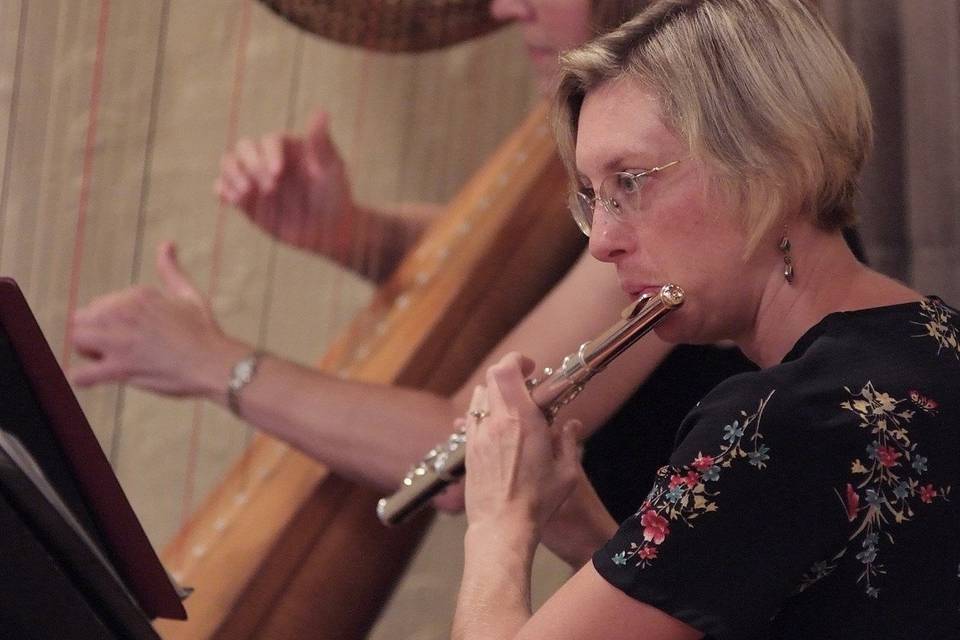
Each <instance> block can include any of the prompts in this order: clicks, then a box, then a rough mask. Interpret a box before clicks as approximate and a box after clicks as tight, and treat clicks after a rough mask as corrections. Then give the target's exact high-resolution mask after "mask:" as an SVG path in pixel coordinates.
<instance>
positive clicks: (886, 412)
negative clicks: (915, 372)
mask: <svg viewBox="0 0 960 640" xmlns="http://www.w3.org/2000/svg"><path fill="white" fill-rule="evenodd" d="M844 389H845V390H846V392H847V394H848V395H849V396H850V398H849V399H848V400H845V401H843V402H841V403H840V407H841V408H842V409H845V410H847V411H850V412H852V413H854V414H855V415H856V417H857V423H858V426H859V428H860V429H863V430H865V431H867V432H868V433H869V443H868V444H867V445H866V447H865V453H866V456H865V460H864V461H862V460H861V459H860V458H855V459H854V460H853V461H852V463H851V465H850V473H851V474H852V476H853V478H852V479H851V482H848V483H847V484H846V487H844V489H843V490H842V491H837V497H838V498H839V499H840V502H841V504H842V505H843V509H844V511H845V513H846V515H847V519H848V520H849V521H850V523H851V525H852V532H851V534H850V537H849V542H850V543H851V546H852V547H853V548H854V549H856V550H857V551H856V559H857V560H858V561H859V562H860V563H861V564H862V565H863V568H862V571H861V573H860V575H859V577H858V578H857V581H858V583H861V584H862V585H863V589H864V593H865V594H866V595H867V596H869V597H871V598H876V597H878V595H879V593H880V588H879V586H878V584H879V583H880V576H882V575H883V574H884V573H885V569H884V565H883V563H882V562H881V553H880V551H881V548H882V547H885V546H887V545H893V544H894V535H893V531H892V528H893V526H894V525H898V524H902V523H904V522H907V521H909V520H911V519H912V518H914V517H915V516H916V512H915V510H914V509H915V508H917V507H918V503H922V504H930V503H932V502H933V501H934V500H938V499H939V500H947V499H949V495H950V486H949V485H948V486H943V487H938V486H935V485H933V484H932V483H929V482H927V483H924V481H923V474H924V473H926V472H927V470H928V469H927V458H926V457H925V456H922V455H920V453H919V451H918V445H917V443H916V442H912V441H911V439H910V433H909V430H908V427H909V426H910V422H911V420H913V418H914V416H915V415H916V412H917V411H922V412H925V413H928V414H931V415H932V414H935V413H936V411H937V407H938V406H939V404H938V403H937V402H936V400H933V399H931V398H928V397H926V396H925V395H924V394H923V393H921V392H919V391H916V390H911V391H910V392H909V394H908V396H909V397H908V398H903V399H897V398H894V397H893V396H891V395H890V394H888V393H884V392H882V391H878V390H877V389H876V388H875V387H874V385H873V383H872V382H870V381H868V382H867V383H866V384H865V385H864V386H863V388H861V389H860V390H859V391H857V392H853V391H851V390H850V389H849V388H847V387H844ZM857 542H859V547H857V545H856V543H857ZM849 548H850V546H848V547H847V548H846V549H843V550H841V551H840V553H838V554H837V555H836V556H834V557H833V558H831V559H830V560H828V561H821V562H818V563H815V564H814V565H813V567H811V568H810V570H809V571H808V572H807V573H806V575H804V576H803V578H802V580H801V583H800V587H799V589H798V590H799V591H803V590H805V589H806V588H808V587H810V586H811V585H812V584H814V583H815V582H817V581H818V580H820V579H822V578H824V577H826V576H827V575H829V574H830V573H831V572H832V571H833V569H835V568H836V566H837V561H838V560H839V559H840V558H841V557H843V555H844V554H845V553H846V551H847V550H848V549H849Z"/></svg>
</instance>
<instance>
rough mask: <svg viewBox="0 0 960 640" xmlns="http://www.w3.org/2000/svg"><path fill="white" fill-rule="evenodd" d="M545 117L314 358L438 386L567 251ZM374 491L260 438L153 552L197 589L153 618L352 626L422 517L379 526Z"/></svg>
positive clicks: (560, 177) (370, 609)
mask: <svg viewBox="0 0 960 640" xmlns="http://www.w3.org/2000/svg"><path fill="white" fill-rule="evenodd" d="M545 122H546V113H545V109H544V108H539V109H536V110H535V111H534V112H533V113H532V114H531V115H530V116H529V118H528V119H527V120H526V121H525V122H524V123H523V125H522V126H521V127H520V128H519V129H518V130H517V131H516V132H515V133H514V134H513V135H512V136H511V137H510V138H509V139H508V140H507V141H506V142H505V143H504V144H503V145H502V146H501V148H500V149H499V150H498V151H497V153H496V154H495V155H494V156H493V158H491V160H490V161H489V163H488V164H487V166H485V167H484V168H483V170H482V171H481V172H480V173H479V174H478V175H477V176H475V177H474V179H472V180H471V182H470V183H469V184H468V185H467V186H466V187H465V188H464V190H463V191H462V193H461V195H460V196H459V197H458V198H456V199H455V200H454V201H453V202H452V203H451V205H450V208H449V213H448V214H447V215H446V216H444V217H443V218H442V219H440V220H438V221H437V222H436V223H435V224H434V225H433V226H432V227H431V229H430V230H429V232H428V233H427V234H426V235H425V236H424V238H423V239H422V241H421V242H420V243H419V245H418V246H417V248H416V249H415V250H414V251H413V252H412V253H411V255H410V256H409V257H408V259H406V260H405V261H404V262H403V263H402V265H401V267H400V268H399V270H398V271H397V272H396V274H395V275H394V276H393V277H392V278H391V279H390V280H389V282H388V283H387V284H386V286H384V287H383V288H382V289H381V290H380V291H378V293H377V294H376V296H375V298H374V300H373V302H372V303H371V305H370V306H369V307H367V309H365V310H364V311H363V312H362V313H361V314H360V315H358V317H357V318H356V319H355V320H354V321H353V323H352V324H351V325H350V327H349V328H348V329H347V331H346V332H345V333H344V334H343V335H342V337H341V339H340V340H339V341H337V342H336V343H335V344H334V346H333V348H332V349H331V350H330V352H329V353H328V355H327V356H326V357H325V359H324V361H323V363H322V368H323V369H324V370H326V371H331V372H337V371H342V372H344V374H345V375H349V377H351V378H353V379H358V380H364V381H367V382H383V383H394V384H404V385H410V386H416V387H419V388H424V389H430V390H432V391H436V392H439V393H451V392H453V391H454V390H455V389H456V388H457V387H458V386H459V384H460V383H461V382H463V381H464V380H465V378H466V376H467V375H468V374H469V373H470V372H471V371H472V369H473V367H474V366H475V365H476V363H477V362H478V361H480V360H481V359H482V358H483V355H484V354H485V352H486V351H487V350H488V349H489V348H491V347H492V346H493V345H494V343H495V342H496V339H497V338H498V337H499V336H500V335H501V334H502V333H504V332H505V331H506V330H507V329H508V328H509V327H510V326H511V325H512V323H513V322H514V321H516V320H518V319H519V318H520V317H521V315H522V314H523V312H524V311H526V310H527V309H528V308H529V307H530V306H532V305H533V304H534V303H535V302H536V301H537V300H538V299H539V296H540V295H541V294H542V293H543V292H544V290H545V289H546V288H547V287H548V286H549V285H550V284H552V282H553V279H554V278H555V277H556V276H557V275H558V274H559V273H562V272H563V270H564V268H565V267H566V266H568V265H569V264H570V262H571V261H572V259H573V258H574V257H575V256H576V255H577V253H578V251H579V249H580V247H581V243H580V241H579V239H578V238H576V236H575V234H573V233H572V230H571V229H570V227H569V223H568V222H567V220H566V218H565V216H563V215H562V211H563V207H564V200H565V199H564V197H563V185H564V181H565V177H564V172H563V168H562V166H560V164H559V161H558V159H557V158H556V154H555V151H554V148H553V145H552V142H551V139H550V136H549V133H548V131H547V127H546V125H545ZM543 246H548V247H549V248H550V250H549V251H540V250H538V247H543ZM518 282H520V283H521V284H519V285H518V284H517V283H518ZM438 310H443V311H442V312H441V313H438ZM491 327H496V329H494V330H493V331H491V330H490V328H491ZM251 467H252V468H253V469H256V471H255V472H254V473H253V478H254V480H252V481H251V480H250V474H249V471H250V469H251ZM235 478H246V481H239V482H238V481H236V480H235ZM237 496H242V498H241V499H239V500H238V498H237ZM377 498H379V493H378V492H373V491H370V490H366V489H362V488H360V487H355V486H351V485H349V484H348V483H346V482H344V481H342V480H340V479H338V478H336V477H335V476H332V475H330V474H329V473H328V472H327V471H326V470H325V469H324V468H323V467H322V466H321V465H318V464H316V463H315V462H312V461H309V460H307V459H305V458H304V457H303V456H302V455H300V454H298V453H296V452H294V451H292V450H289V449H287V448H286V447H285V446H284V445H282V444H280V443H277V442H274V441H271V440H269V439H268V438H266V437H260V438H258V439H257V440H256V442H255V443H254V445H253V446H252V447H251V449H250V450H249V451H248V452H247V454H246V457H245V458H244V459H243V460H242V461H241V462H240V463H239V464H238V466H237V468H236V469H235V470H234V471H233V472H232V473H231V475H230V476H229V477H228V480H227V482H225V483H224V485H223V486H221V488H220V489H219V490H218V491H217V493H216V494H215V495H214V496H213V497H212V498H211V499H210V500H209V501H208V502H207V504H206V505H204V507H202V508H201V509H200V511H199V512H198V513H197V515H196V516H195V518H194V519H193V520H192V521H191V523H190V524H189V525H188V526H187V528H186V529H184V530H183V531H181V533H180V534H179V535H178V536H177V538H176V539H175V540H174V542H173V543H172V545H171V546H170V547H169V548H168V550H167V553H166V554H165V557H166V559H167V563H168V566H169V567H170V568H172V569H173V570H174V571H175V572H176V574H178V575H180V576H182V579H183V580H184V581H185V582H186V583H188V584H191V585H192V586H194V587H196V588H197V591H196V593H195V594H194V596H192V597H191V600H188V601H187V609H188V613H189V615H190V616H191V618H192V622H190V623H188V624H187V625H181V623H171V624H170V625H167V624H164V625H162V626H161V629H163V630H164V631H165V634H164V635H165V637H169V638H180V637H183V638H206V637H223V638H245V637H251V638H253V637H265V638H267V637H269V638H273V637H278V638H279V637H284V638H287V637H301V636H300V635H299V634H300V633H307V634H309V633H312V632H313V631H312V630H316V629H323V630H324V633H325V634H329V637H359V636H361V635H362V634H363V632H364V631H365V630H366V629H367V627H368V625H369V624H370V623H371V621H372V616H373V615H375V614H376V612H377V610H378V607H379V605H380V604H381V603H382V601H383V599H384V597H385V594H386V593H387V592H388V591H389V588H390V586H391V585H392V583H393V582H394V581H395V580H396V578H397V575H398V572H399V571H401V570H402V568H403V565H404V560H405V558H406V557H407V556H408V555H409V553H410V552H411V551H412V549H413V546H414V545H415V543H416V541H417V540H418V537H419V534H420V532H421V531H422V529H423V527H424V526H425V524H426V523H427V522H428V520H429V518H420V519H419V520H418V521H417V522H415V523H413V524H412V526H408V527H404V528H395V529H385V528H383V527H382V525H380V524H379V522H378V521H377V519H376V516H375V506H376V502H377ZM237 504H242V505H243V506H242V508H237V507H236V505H237ZM347 548H349V549H350V552H349V553H344V549H347ZM198 549H199V550H200V551H201V552H197V550H198ZM225 576H229V579H228V580H225ZM333 576H338V577H340V578H346V580H344V581H342V582H341V580H337V579H335V578H333ZM168 626H169V629H167V627H168ZM178 629H183V634H182V635H181V633H180V632H179V631H178ZM303 637H306V636H303Z"/></svg>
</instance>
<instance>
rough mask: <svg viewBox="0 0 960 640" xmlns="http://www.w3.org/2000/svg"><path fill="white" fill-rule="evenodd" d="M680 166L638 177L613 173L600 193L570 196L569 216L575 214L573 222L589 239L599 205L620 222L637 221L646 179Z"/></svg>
mask: <svg viewBox="0 0 960 640" xmlns="http://www.w3.org/2000/svg"><path fill="white" fill-rule="evenodd" d="M678 162H680V161H679V160H674V161H673V162H668V163H667V164H665V165H662V166H659V167H654V168H652V169H644V170H643V171H638V172H637V173H631V172H630V171H620V172H618V173H614V174H612V175H609V176H607V177H606V178H604V179H603V182H602V183H600V190H599V191H598V192H594V190H593V189H588V188H583V189H578V190H577V191H574V192H573V193H571V194H570V213H572V214H573V220H574V221H575V222H576V223H577V226H578V227H580V230H581V231H583V233H584V235H585V236H587V237H588V238H589V237H590V230H591V229H592V228H593V214H594V211H595V210H596V207H597V202H599V203H600V204H601V205H603V208H604V209H605V210H606V211H607V213H609V214H610V215H611V216H613V217H614V218H616V219H617V220H621V221H623V220H627V219H629V218H633V217H635V216H636V215H637V213H638V212H639V211H640V192H641V191H643V185H644V184H646V182H647V179H648V178H649V177H650V176H652V175H653V174H655V173H658V172H660V171H663V170H664V169H667V168H669V167H672V166H673V165H675V164H677V163H678Z"/></svg>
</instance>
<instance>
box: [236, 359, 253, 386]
mask: <svg viewBox="0 0 960 640" xmlns="http://www.w3.org/2000/svg"><path fill="white" fill-rule="evenodd" d="M252 375H253V361H252V360H244V361H243V362H240V363H239V364H237V377H238V378H241V379H243V380H244V381H249V380H250V376H252Z"/></svg>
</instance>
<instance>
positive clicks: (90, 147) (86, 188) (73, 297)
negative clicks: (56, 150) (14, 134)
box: [7, 0, 110, 369]
mask: <svg viewBox="0 0 960 640" xmlns="http://www.w3.org/2000/svg"><path fill="white" fill-rule="evenodd" d="M109 21H110V0H100V16H99V18H98V20H97V44H96V49H95V53H94V59H93V75H92V78H91V79H90V101H89V107H88V112H87V129H86V140H85V141H84V145H83V168H82V169H81V174H80V194H79V196H78V198H77V222H76V234H75V235H74V239H73V259H72V260H71V265H70V276H69V278H70V284H69V286H68V289H67V292H68V293H67V317H68V318H70V317H72V316H73V312H74V311H75V310H76V308H77V298H78V296H79V291H80V269H81V266H82V264H83V249H84V237H85V232H86V228H87V207H88V206H89V203H90V183H91V181H92V179H93V163H94V154H95V147H96V140H97V119H98V116H99V114H100V88H101V87H102V85H103V63H104V52H105V51H106V48H107V26H108V24H109ZM7 161H8V162H9V158H8V160H7ZM72 342H73V325H72V323H71V322H69V321H68V322H67V323H66V328H65V330H64V338H63V351H62V353H61V360H60V361H61V362H62V363H63V367H64V368H65V369H66V368H69V366H70V356H71V354H72V353H73V349H72V348H71V346H70V345H71V343H72Z"/></svg>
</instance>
